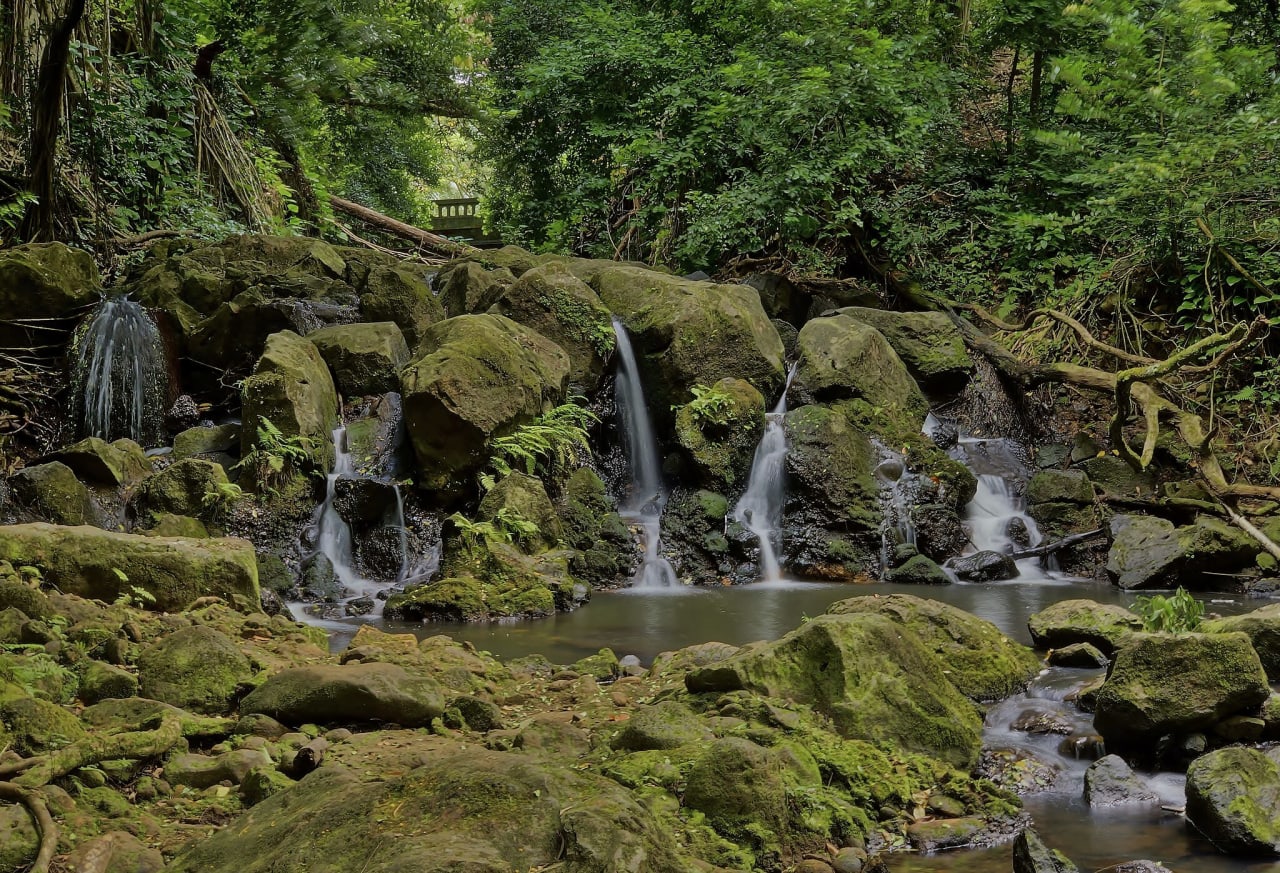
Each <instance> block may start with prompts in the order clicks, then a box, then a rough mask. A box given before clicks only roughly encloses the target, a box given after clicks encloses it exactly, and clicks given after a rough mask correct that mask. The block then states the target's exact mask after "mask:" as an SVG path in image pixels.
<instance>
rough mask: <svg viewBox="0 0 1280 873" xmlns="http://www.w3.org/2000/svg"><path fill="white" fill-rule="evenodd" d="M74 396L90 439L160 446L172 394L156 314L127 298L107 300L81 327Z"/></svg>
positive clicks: (77, 339)
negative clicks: (122, 440) (127, 439)
mask: <svg viewBox="0 0 1280 873" xmlns="http://www.w3.org/2000/svg"><path fill="white" fill-rule="evenodd" d="M72 359H73V361H74V364H73V370H72V387H73V397H74V402H75V404H76V411H77V413H78V415H79V420H80V430H81V433H82V434H83V435H85V436H94V437H100V438H102V439H104V440H108V441H110V440H115V439H120V438H123V437H128V438H129V439H132V440H134V441H135V442H137V443H140V444H141V445H143V446H144V447H153V446H156V445H158V444H159V443H160V440H161V436H162V432H163V425H164V414H165V405H166V402H167V400H168V395H169V368H168V362H167V361H166V359H165V351H164V341H163V339H162V338H161V336H160V330H159V328H157V327H156V324H155V322H154V321H152V320H151V316H150V315H148V314H147V311H146V309H144V308H143V307H142V306H140V305H139V304H137V303H135V302H134V301H132V300H129V299H127V298H123V297H121V298H115V299H111V300H104V301H102V303H101V304H99V306H98V308H97V309H96V310H95V311H94V313H93V314H92V315H90V316H89V317H88V318H87V319H86V320H85V321H84V322H82V323H81V326H80V327H79V328H78V329H77V331H76V335H75V340H74V344H73V354H72Z"/></svg>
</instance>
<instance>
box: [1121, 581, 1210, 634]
mask: <svg viewBox="0 0 1280 873" xmlns="http://www.w3.org/2000/svg"><path fill="white" fill-rule="evenodd" d="M1135 606H1136V608H1137V610H1138V615H1140V616H1141V617H1142V627H1143V629H1144V630H1146V631H1150V632H1153V633H1155V632H1164V633H1171V634H1179V633H1188V632H1190V631H1193V630H1195V629H1196V628H1198V627H1199V626H1200V620H1201V619H1202V618H1204V604H1203V603H1201V602H1200V601H1199V600H1196V599H1195V598H1194V597H1192V596H1191V595H1190V594H1189V593H1188V592H1187V590H1186V589H1185V588H1183V587H1181V586H1179V587H1178V590H1177V591H1175V592H1174V593H1173V594H1172V595H1171V596H1169V597H1165V596H1164V595H1163V594H1155V595H1152V596H1151V597H1139V598H1138V600H1137V602H1136V603H1135Z"/></svg>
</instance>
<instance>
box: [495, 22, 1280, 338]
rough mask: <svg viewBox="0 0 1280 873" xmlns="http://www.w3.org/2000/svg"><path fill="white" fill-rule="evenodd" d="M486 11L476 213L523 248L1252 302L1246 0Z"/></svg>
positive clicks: (951, 283)
mask: <svg viewBox="0 0 1280 873" xmlns="http://www.w3.org/2000/svg"><path fill="white" fill-rule="evenodd" d="M482 5H483V6H484V8H485V9H487V10H488V11H489V12H490V13H491V15H492V33H493V40H494V51H493V56H492V59H491V67H492V71H493V76H492V83H493V86H494V90H495V97H494V100H495V103H496V106H497V109H498V112H499V114H498V115H497V119H496V124H495V125H494V127H493V128H492V133H491V136H490V139H489V141H488V148H489V150H490V153H491V155H492V157H493V160H494V161H495V163H496V164H497V167H498V172H497V174H496V176H497V178H498V179H500V180H501V183H500V184H499V185H498V186H497V187H496V188H495V190H494V191H493V192H492V195H493V198H494V201H495V202H494V204H493V208H494V212H495V214H496V215H497V216H498V217H499V219H500V221H501V222H502V223H503V225H504V228H505V229H506V230H507V231H508V233H514V234H517V235H519V236H520V237H521V238H523V239H525V240H527V241H529V242H531V243H533V244H535V245H541V246H545V247H549V248H556V247H572V248H578V249H584V250H587V251H590V252H593V253H595V254H604V255H613V254H615V253H616V254H622V255H628V256H631V257H641V258H647V259H651V260H655V261H674V262H679V263H680V264H681V265H683V266H685V267H689V268H693V267H700V268H707V269H714V268H717V267H722V266H724V265H725V264H726V263H727V262H728V261H729V260H730V259H731V258H733V257H734V256H736V255H739V254H742V253H751V254H754V255H757V256H781V257H782V258H783V259H784V260H785V261H787V262H789V263H791V264H794V265H799V266H800V267H801V268H815V267H816V268H819V269H822V268H826V269H829V270H836V271H841V272H844V273H850V272H853V273H858V272H863V273H866V274H868V275H871V276H876V277H879V276H881V275H883V274H884V273H885V272H887V271H899V270H906V271H908V272H909V273H910V274H911V275H912V276H913V277H915V278H918V279H921V280H923V281H925V282H926V283H927V284H928V285H930V286H931V287H932V288H933V289H935V290H938V291H941V292H943V293H944V294H948V295H951V296H956V297H960V298H963V299H970V300H972V299H979V300H983V301H986V302H995V303H1003V304H1005V306H1006V308H1010V307H1012V306H1013V305H1015V304H1017V303H1026V302H1033V301H1042V300H1046V299H1048V300H1051V301H1054V302H1063V301H1071V300H1077V299H1090V300H1093V301H1096V300H1097V299H1098V292H1099V291H1103V292H1105V293H1111V292H1114V293H1116V294H1118V295H1119V296H1120V303H1119V305H1121V306H1123V305H1125V301H1126V300H1131V299H1133V300H1139V301H1141V302H1143V303H1147V302H1150V301H1151V300H1152V298H1159V302H1160V303H1161V305H1163V306H1167V307H1168V308H1171V309H1174V310H1180V311H1181V313H1182V316H1181V319H1182V321H1184V322H1201V321H1203V322H1206V323H1221V322H1222V321H1224V320H1229V319H1231V318H1234V317H1237V316H1239V315H1241V314H1242V313H1248V312H1251V311H1252V309H1253V308H1254V307H1273V306H1274V303H1275V301H1274V300H1273V299H1272V298H1273V295H1272V293H1271V291H1270V289H1271V288H1272V287H1273V285H1274V284H1275V280H1276V279H1277V277H1280V253H1278V252H1277V242H1280V224H1278V223H1277V219H1276V218H1275V209H1274V204H1275V200H1276V196H1277V195H1278V194H1280V181H1278V180H1280V174H1278V173H1277V168H1276V159H1277V137H1280V129H1277V128H1276V125H1275V124H1274V123H1272V122H1273V120H1274V119H1275V118H1276V117H1277V115H1278V113H1280V92H1278V91H1277V89H1276V87H1275V74H1276V40H1275V36H1276V33H1277V21H1276V12H1275V10H1274V8H1272V7H1271V6H1268V5H1266V4H1262V3H1256V4H1251V5H1249V4H1241V6H1239V7H1233V6H1231V5H1230V4H1228V3H1227V2H1225V0H1146V2H1143V0H1136V2H1135V0H1090V2H1083V3H1074V4H1070V5H1067V4H1064V3H1061V2H1056V0H1035V2H1031V3H1021V2H1020V3H1013V2H1008V0H997V2H991V3H980V4H974V5H973V6H972V9H971V18H970V19H968V20H965V19H962V18H960V17H959V16H960V15H961V14H962V13H961V11H960V9H961V7H956V6H952V5H950V4H944V3H924V4H905V3H901V2H897V0H877V2H873V3H856V4H855V3H848V2H843V0H809V2H803V3H771V2H732V3H721V4H702V3H696V4H692V5H690V4H671V3H659V4H648V3H644V4H641V3H634V2H629V0H556V2H550V3H547V2H536V3H535V2H530V0H483V3H482ZM962 8H963V9H964V10H966V11H968V10H970V7H969V5H968V4H966V5H965V6H964V7H962ZM1015 65H1016V66H1015ZM1277 311H1280V310H1277Z"/></svg>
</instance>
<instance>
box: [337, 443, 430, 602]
mask: <svg viewBox="0 0 1280 873" xmlns="http://www.w3.org/2000/svg"><path fill="white" fill-rule="evenodd" d="M333 453H334V461H333V469H332V470H331V471H330V472H329V475H328V476H327V477H326V480H325V495H324V502H323V503H322V504H320V507H319V509H317V510H316V516H315V531H316V536H315V548H316V551H317V552H318V553H319V554H321V555H324V557H325V558H327V559H328V561H329V563H330V564H331V565H332V566H333V574H334V577H335V578H336V580H337V582H338V584H339V585H340V586H341V587H342V589H343V590H344V592H345V596H346V597H347V602H348V603H350V602H351V601H352V600H360V599H361V598H369V599H371V600H372V611H371V612H369V613H368V614H371V615H374V616H377V615H379V614H381V612H382V606H383V601H382V600H381V599H379V598H378V597H377V595H378V593H379V592H380V591H381V590H382V589H384V588H385V587H386V584H385V582H381V581H378V580H373V579H367V578H365V577H364V576H363V575H362V574H361V573H360V571H359V570H358V569H357V566H356V551H355V539H354V537H353V535H352V531H351V526H350V525H349V524H348V523H347V521H346V519H344V518H343V517H342V514H341V513H340V512H339V511H338V505H337V503H338V482H339V480H341V479H361V478H367V477H365V476H363V475H362V474H361V473H360V472H359V471H358V470H357V469H356V467H355V463H354V461H353V460H352V457H351V452H350V450H349V449H348V447H347V429H346V427H344V426H339V427H338V428H337V429H336V430H334V432H333ZM391 487H392V488H393V489H394V491H395V510H394V513H393V514H392V516H391V518H390V519H389V525H388V526H391V527H396V528H398V530H399V545H400V556H399V557H400V562H399V570H398V571H397V573H396V579H395V583H396V584H399V585H402V584H404V583H405V582H406V581H410V579H409V577H410V576H413V577H417V576H418V575H419V574H418V573H416V572H414V573H411V572H410V567H409V544H408V531H407V530H406V528H405V518H404V498H403V496H402V495H401V493H400V486H398V485H396V484H395V483H392V484H391ZM415 581H416V578H415Z"/></svg>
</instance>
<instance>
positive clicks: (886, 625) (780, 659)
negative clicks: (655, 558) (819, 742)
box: [685, 613, 982, 766]
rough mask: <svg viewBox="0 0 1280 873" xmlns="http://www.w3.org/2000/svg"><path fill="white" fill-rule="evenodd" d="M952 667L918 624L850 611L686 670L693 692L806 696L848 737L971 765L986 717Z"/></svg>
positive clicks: (801, 699) (802, 700) (806, 700)
mask: <svg viewBox="0 0 1280 873" xmlns="http://www.w3.org/2000/svg"><path fill="white" fill-rule="evenodd" d="M946 669H947V667H946V665H945V664H944V663H943V662H942V660H941V659H940V658H939V657H938V656H937V655H936V654H934V653H933V652H932V651H930V650H929V647H928V646H927V645H926V644H925V642H924V641H923V640H921V639H920V637H919V636H918V635H917V634H915V633H914V632H913V631H911V630H909V629H907V628H905V627H904V626H903V625H901V624H899V623H898V622H896V621H894V620H893V619H891V618H888V617H886V616H883V615H879V614H876V613H854V614H849V615H822V616H818V617H817V618H815V619H813V620H812V621H809V622H808V623H807V624H804V625H802V626H801V627H800V628H798V629H796V630H794V631H792V632H791V633H789V634H787V635H786V636H785V637H783V638H782V639H780V640H778V641H776V642H773V643H767V644H764V645H761V646H758V647H755V648H748V649H746V650H744V651H742V652H740V653H738V654H736V655H734V656H733V657H731V658H729V659H727V660H725V661H721V662H719V663H717V664H713V665H711V666H708V667H703V668H700V669H697V670H694V671H692V672H690V673H689V674H688V676H687V677H686V680H685V683H686V685H687V687H688V689H689V690H690V691H691V692H693V693H704V692H724V691H738V690H748V691H753V692H755V693H757V694H764V695H767V696H770V697H779V698H783V699H787V700H794V701H796V702H799V703H805V704H808V705H810V706H812V707H813V708H814V709H815V710H817V711H818V712H821V713H823V714H824V715H826V716H828V717H829V718H830V719H831V721H832V723H833V725H834V727H835V729H836V730H837V731H838V732H839V733H840V734H841V735H842V736H844V737H848V738H852V739H863V740H869V741H873V742H881V741H884V742H891V743H895V744H897V745H898V746H900V747H901V748H904V749H907V750H909V751H913V752H920V753H922V754H927V755H932V756H934V757H936V758H939V759H941V760H944V761H947V762H949V763H952V764H955V765H957V766H969V765H971V764H972V763H973V762H974V761H976V760H977V755H978V750H979V748H980V746H981V734H982V721H981V719H980V718H979V717H978V714H977V710H976V709H975V708H974V705H973V704H972V703H971V702H970V701H969V700H968V699H967V698H965V696H964V695H963V694H961V693H960V692H959V690H957V688H956V687H955V685H953V684H952V683H951V681H950V679H949V678H948V675H947V673H946Z"/></svg>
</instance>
